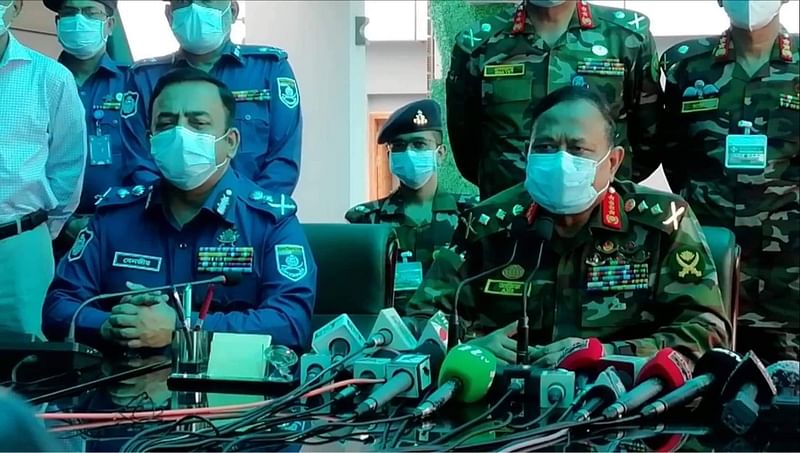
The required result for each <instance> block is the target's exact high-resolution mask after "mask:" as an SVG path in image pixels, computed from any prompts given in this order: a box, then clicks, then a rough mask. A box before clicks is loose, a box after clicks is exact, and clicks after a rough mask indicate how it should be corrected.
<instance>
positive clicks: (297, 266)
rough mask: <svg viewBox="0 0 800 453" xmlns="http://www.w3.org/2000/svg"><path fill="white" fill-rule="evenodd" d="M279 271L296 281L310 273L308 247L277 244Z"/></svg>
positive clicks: (276, 254)
mask: <svg viewBox="0 0 800 453" xmlns="http://www.w3.org/2000/svg"><path fill="white" fill-rule="evenodd" d="M275 260H276V261H277V265H278V273H279V274H281V275H283V276H284V277H286V278H288V279H289V280H291V281H293V282H296V281H299V280H300V279H302V278H303V277H305V276H306V274H308V267H307V266H306V249H305V248H304V247H303V246H302V245H292V244H278V245H276V246H275Z"/></svg>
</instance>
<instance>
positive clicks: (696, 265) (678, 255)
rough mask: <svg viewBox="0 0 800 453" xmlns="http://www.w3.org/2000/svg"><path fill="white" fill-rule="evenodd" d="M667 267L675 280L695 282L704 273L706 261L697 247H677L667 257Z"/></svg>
mask: <svg viewBox="0 0 800 453" xmlns="http://www.w3.org/2000/svg"><path fill="white" fill-rule="evenodd" d="M669 268H670V271H671V274H672V276H673V277H674V278H675V279H676V280H677V281H679V282H683V283H697V282H699V281H700V280H701V279H702V278H703V276H704V275H705V273H706V261H705V258H704V255H703V253H702V252H701V251H700V250H699V249H697V248H695V247H679V248H677V249H676V250H675V251H673V252H672V255H671V256H670V257H669Z"/></svg>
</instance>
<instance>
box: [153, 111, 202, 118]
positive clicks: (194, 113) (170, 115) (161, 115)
mask: <svg viewBox="0 0 800 453" xmlns="http://www.w3.org/2000/svg"><path fill="white" fill-rule="evenodd" d="M184 114H185V115H186V116H189V117H193V118H196V117H198V116H211V114H210V113H208V112H204V111H202V110H195V111H191V112H184ZM176 116H180V114H179V113H174V112H161V113H159V114H158V118H164V117H166V118H174V117H176Z"/></svg>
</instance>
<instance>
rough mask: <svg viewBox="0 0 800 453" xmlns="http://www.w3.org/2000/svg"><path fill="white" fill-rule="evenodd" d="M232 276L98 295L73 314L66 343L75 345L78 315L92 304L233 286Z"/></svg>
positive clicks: (87, 300)
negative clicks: (183, 289)
mask: <svg viewBox="0 0 800 453" xmlns="http://www.w3.org/2000/svg"><path fill="white" fill-rule="evenodd" d="M230 275H231V276H232V275H235V274H230ZM231 276H229V274H225V275H218V276H216V277H213V278H209V279H205V280H195V281H192V282H185V283H178V284H175V285H164V286H158V287H155V288H142V289H133V290H130V291H121V292H118V293H109V294H98V295H96V296H94V297H90V298H89V299H86V300H85V301H83V303H81V304H80V305H78V308H76V309H75V313H73V314H72V319H71V320H70V322H69V332H68V334H67V338H66V340H65V341H66V342H68V343H74V342H75V325H76V324H77V322H78V315H79V314H80V312H81V310H83V309H84V308H86V307H87V306H88V305H89V304H91V303H92V302H97V301H98V300H106V299H117V298H121V297H125V296H136V295H139V294H145V293H150V292H155V291H168V290H171V289H173V288H181V287H186V286H189V285H192V286H198V285H205V284H212V283H219V284H222V285H233V284H235V283H234V280H235V277H231ZM236 283H238V282H236Z"/></svg>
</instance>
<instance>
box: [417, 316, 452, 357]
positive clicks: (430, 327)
mask: <svg viewBox="0 0 800 453" xmlns="http://www.w3.org/2000/svg"><path fill="white" fill-rule="evenodd" d="M449 325H450V322H449V321H448V320H447V315H446V314H444V312H443V311H441V310H439V311H437V312H436V313H434V314H433V316H431V317H430V318H429V319H428V321H427V322H426V323H425V327H423V328H422V331H421V332H420V334H419V341H418V344H422V343H425V342H426V341H433V342H435V343H437V344H438V345H439V347H440V348H441V349H442V352H443V353H445V352H447V340H448V338H449V332H448V329H449Z"/></svg>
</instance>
